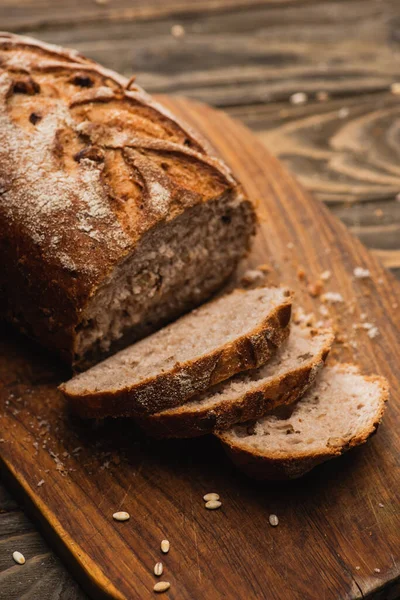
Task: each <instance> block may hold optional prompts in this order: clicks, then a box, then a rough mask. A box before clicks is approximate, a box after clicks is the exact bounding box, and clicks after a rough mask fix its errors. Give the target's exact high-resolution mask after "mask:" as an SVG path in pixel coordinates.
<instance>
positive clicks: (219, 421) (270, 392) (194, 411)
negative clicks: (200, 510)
mask: <svg viewBox="0 0 400 600" xmlns="http://www.w3.org/2000/svg"><path fill="white" fill-rule="evenodd" d="M333 339H334V335H333V332H332V331H331V330H316V329H310V328H308V327H301V326H299V325H293V324H292V326H291V331H290V336H289V338H288V340H287V341H286V342H285V343H284V344H282V346H281V347H280V348H279V350H278V352H277V353H276V354H275V356H274V357H273V358H272V359H271V360H270V361H269V362H268V363H267V364H265V365H263V366H262V367H259V368H258V369H255V370H253V371H247V372H245V373H240V374H238V375H235V376H234V377H233V378H232V379H229V380H228V381H224V382H222V383H220V384H218V385H217V386H214V387H213V388H212V389H211V390H208V391H207V392H205V393H204V394H201V395H200V396H196V398H194V399H192V400H190V401H189V402H186V403H185V404H183V405H182V406H178V407H176V408H170V409H167V410H164V411H162V412H158V413H155V414H153V415H150V416H148V417H143V418H141V419H140V420H139V423H140V425H141V426H142V427H143V428H144V429H145V430H146V431H147V433H149V434H150V435H154V436H155V437H181V438H188V437H195V436H198V435H204V434H206V433H211V432H212V431H214V429H227V428H228V427H230V426H231V425H233V424H234V423H241V422H243V421H249V420H250V419H258V418H259V417H262V416H263V415H265V413H266V412H268V411H269V410H271V409H272V408H274V407H275V406H278V405H282V404H290V403H292V402H295V401H296V400H297V399H298V398H299V397H300V396H302V395H303V394H304V393H305V391H306V390H307V389H308V388H309V386H310V385H311V384H312V383H313V381H314V379H315V377H316V375H317V373H318V371H319V370H320V368H321V367H322V366H323V364H324V361H325V359H326V357H327V355H328V352H329V350H330V347H331V345H332V342H333Z"/></svg>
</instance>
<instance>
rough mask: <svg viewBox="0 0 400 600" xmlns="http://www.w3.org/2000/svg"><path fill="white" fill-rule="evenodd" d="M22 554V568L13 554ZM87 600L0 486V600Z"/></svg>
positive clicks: (0, 485)
mask: <svg viewBox="0 0 400 600" xmlns="http://www.w3.org/2000/svg"><path fill="white" fill-rule="evenodd" d="M15 550H20V551H22V552H23V553H24V556H25V558H26V561H27V562H26V564H25V565H24V566H23V567H21V566H19V565H17V564H15V562H14V561H13V559H12V553H13V552H14V551H15ZM38 598H40V599H41V600H86V599H87V596H86V594H84V592H83V591H82V590H81V589H80V587H79V586H78V584H77V583H76V582H75V581H74V580H73V579H72V577H71V576H70V575H69V574H68V573H67V571H66V569H65V567H64V565H62V564H61V562H60V561H59V559H58V558H56V557H55V555H54V553H53V552H52V551H51V550H50V549H49V547H48V546H47V544H46V543H45V542H44V541H43V538H42V536H41V535H40V534H39V533H38V532H37V530H36V527H35V526H34V525H33V523H31V522H30V521H29V519H28V518H27V517H26V516H25V515H24V514H23V513H22V511H21V510H20V509H19V508H18V505H17V503H16V502H15V499H14V498H13V497H12V496H10V494H9V493H8V492H7V491H6V489H5V488H4V486H3V485H2V484H1V483H0V600H37V599H38Z"/></svg>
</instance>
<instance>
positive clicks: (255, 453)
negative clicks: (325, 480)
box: [216, 365, 389, 480]
mask: <svg viewBox="0 0 400 600" xmlns="http://www.w3.org/2000/svg"><path fill="white" fill-rule="evenodd" d="M347 366H349V365H343V368H346V367H347ZM352 367H353V365H352ZM364 379H365V380H366V381H371V382H376V383H378V385H379V389H380V393H381V396H380V402H379V408H378V410H377V412H376V415H375V418H374V421H373V423H370V424H368V425H367V426H366V427H365V428H364V429H363V430H362V431H361V432H360V433H359V434H358V435H355V436H354V437H352V438H351V439H350V440H348V441H346V442H345V443H343V444H342V445H340V446H327V447H326V448H325V449H324V450H323V451H321V452H308V453H307V452H303V453H302V454H296V456H292V457H282V456H281V455H279V453H273V452H271V453H270V454H267V453H263V452H262V451H260V450H257V449H256V448H253V449H251V450H250V449H249V447H248V446H246V444H245V443H243V444H241V443H240V440H239V439H235V441H233V440H232V438H231V437H230V436H228V435H226V433H225V432H223V431H222V432H218V433H217V434H216V435H217V437H218V438H219V440H220V441H221V442H222V445H223V448H224V450H225V452H226V453H227V455H228V456H229V458H230V459H231V460H232V462H233V463H234V464H235V465H236V466H237V467H238V468H239V469H240V470H241V471H243V472H244V473H246V474H247V475H249V477H253V478H254V479H258V480H285V479H296V478H298V477H301V476H302V475H305V474H306V473H308V472H309V471H311V469H313V468H314V467H316V466H317V465H319V464H321V463H323V462H325V461H327V460H330V459H331V458H335V457H337V456H341V455H342V454H344V453H345V452H347V451H348V450H351V448H355V447H356V446H360V445H361V444H364V443H365V442H367V440H368V439H369V438H370V437H371V436H372V435H374V434H375V433H376V432H377V430H378V427H379V425H380V423H381V420H382V417H383V413H384V411H385V407H386V406H385V405H386V402H387V400H388V398H389V386H388V382H387V380H386V379H384V378H383V377H379V376H377V375H371V376H369V377H365V378H364Z"/></svg>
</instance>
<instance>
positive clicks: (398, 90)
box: [390, 81, 400, 95]
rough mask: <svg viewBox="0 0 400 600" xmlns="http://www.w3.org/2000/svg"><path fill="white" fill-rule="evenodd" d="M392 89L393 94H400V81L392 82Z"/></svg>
mask: <svg viewBox="0 0 400 600" xmlns="http://www.w3.org/2000/svg"><path fill="white" fill-rule="evenodd" d="M390 91H391V92H392V94H396V95H397V94H400V83H398V82H397V81H396V82H395V83H392V84H391V86H390Z"/></svg>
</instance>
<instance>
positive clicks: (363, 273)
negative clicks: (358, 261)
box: [353, 267, 371, 279]
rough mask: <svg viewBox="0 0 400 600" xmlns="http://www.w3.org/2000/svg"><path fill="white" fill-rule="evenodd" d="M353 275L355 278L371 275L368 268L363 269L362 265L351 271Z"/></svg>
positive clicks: (364, 277) (365, 277)
mask: <svg viewBox="0 0 400 600" xmlns="http://www.w3.org/2000/svg"><path fill="white" fill-rule="evenodd" d="M353 275H354V277H355V278H356V279H367V278H368V277H371V273H370V271H369V269H364V268H363V267H356V268H355V269H354V271H353Z"/></svg>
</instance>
